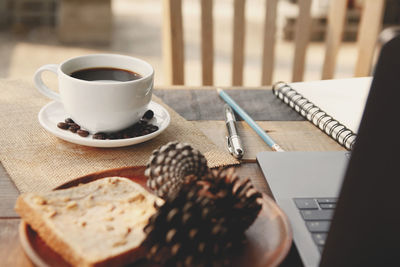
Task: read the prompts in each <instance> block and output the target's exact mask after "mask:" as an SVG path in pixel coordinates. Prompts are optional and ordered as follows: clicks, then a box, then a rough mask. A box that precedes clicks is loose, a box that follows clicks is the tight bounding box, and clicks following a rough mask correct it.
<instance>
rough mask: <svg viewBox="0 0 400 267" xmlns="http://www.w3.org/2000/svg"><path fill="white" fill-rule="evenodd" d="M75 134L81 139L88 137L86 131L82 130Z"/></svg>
mask: <svg viewBox="0 0 400 267" xmlns="http://www.w3.org/2000/svg"><path fill="white" fill-rule="evenodd" d="M76 133H77V134H79V135H80V136H82V137H86V136H88V135H89V132H88V131H85V130H82V129H79V130H77V131H76Z"/></svg>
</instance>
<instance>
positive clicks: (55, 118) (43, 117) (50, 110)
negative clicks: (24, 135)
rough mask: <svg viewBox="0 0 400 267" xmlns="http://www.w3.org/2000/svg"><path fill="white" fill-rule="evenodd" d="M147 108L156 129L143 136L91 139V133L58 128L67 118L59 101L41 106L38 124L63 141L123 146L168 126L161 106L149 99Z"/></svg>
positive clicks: (94, 145)
mask: <svg viewBox="0 0 400 267" xmlns="http://www.w3.org/2000/svg"><path fill="white" fill-rule="evenodd" d="M148 109H151V110H152V111H153V112H154V118H153V119H152V120H151V121H150V123H151V124H153V125H156V126H158V130H157V131H155V132H153V133H150V134H147V135H144V136H139V137H134V138H127V139H116V140H99V139H93V138H92V135H89V136H88V137H81V136H79V135H78V134H76V133H72V132H70V131H68V130H62V129H60V128H58V127H57V123H59V122H63V121H64V120H65V119H66V118H68V115H67V114H66V112H65V110H64V107H63V105H62V104H61V103H60V102H56V101H53V102H50V103H48V104H47V105H45V106H44V107H42V109H41V110H40V112H39V115H38V118H39V122H40V124H41V125H42V126H43V128H44V129H45V130H47V131H48V132H50V133H52V134H54V135H55V136H57V137H59V138H61V139H63V140H65V141H68V142H71V143H74V144H78V145H84V146H91V147H123V146H130V145H134V144H139V143H142V142H145V141H147V140H150V139H152V138H154V137H156V136H157V135H159V134H160V133H162V132H163V131H164V130H165V129H166V128H167V127H168V125H169V123H170V121H171V117H170V115H169V113H168V111H167V110H166V109H165V108H164V107H163V106H161V105H159V104H157V103H155V102H153V101H151V102H150V103H149V106H148Z"/></svg>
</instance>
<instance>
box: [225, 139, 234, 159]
mask: <svg viewBox="0 0 400 267" xmlns="http://www.w3.org/2000/svg"><path fill="white" fill-rule="evenodd" d="M225 138H226V148H227V149H228V151H229V153H231V154H232V155H233V156H235V153H234V150H233V147H232V144H231V139H230V138H229V137H228V136H225Z"/></svg>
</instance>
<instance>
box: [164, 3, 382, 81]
mask: <svg viewBox="0 0 400 267" xmlns="http://www.w3.org/2000/svg"><path fill="white" fill-rule="evenodd" d="M199 1H200V5H201V53H202V58H201V59H202V81H203V85H213V84H214V77H213V70H214V45H213V42H214V41H213V40H214V38H213V15H212V14H213V0H199ZM384 3H385V0H364V6H363V10H362V16H361V21H360V24H359V29H358V41H357V42H358V44H357V46H358V57H357V62H356V66H355V71H354V75H355V76H368V75H370V69H371V65H372V61H373V56H374V49H375V45H376V42H377V37H378V34H379V31H380V29H381V25H382V15H383V9H384ZM277 4H278V0H266V4H265V6H266V12H265V21H264V41H263V42H264V43H263V49H262V78H261V83H262V85H271V84H272V83H273V82H274V81H273V80H272V76H273V71H274V50H275V49H274V48H275V38H276V37H275V36H276V17H277ZM311 4H312V0H298V5H299V15H298V18H297V22H296V29H295V39H294V44H295V53H294V60H293V68H292V81H302V80H303V75H304V67H305V59H306V52H307V46H308V43H309V37H310V28H311ZM163 5H164V6H163V8H164V14H163V61H164V71H165V73H166V78H167V83H168V84H176V85H179V84H184V63H185V59H184V38H183V24H182V0H163ZM233 8H234V14H233V28H234V29H235V30H234V31H233V49H232V85H234V86H237V85H242V84H243V66H244V38H245V0H233ZM346 9H347V0H331V1H330V7H329V14H328V23H327V33H326V44H325V58H324V62H323V69H322V77H321V78H322V79H332V78H333V77H334V72H335V66H336V59H337V55H338V51H339V47H340V44H341V41H342V35H343V29H344V26H345V18H346ZM260 54H261V53H260Z"/></svg>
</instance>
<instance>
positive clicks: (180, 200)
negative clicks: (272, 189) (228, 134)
mask: <svg viewBox="0 0 400 267" xmlns="http://www.w3.org/2000/svg"><path fill="white" fill-rule="evenodd" d="M259 197H261V194H260V193H258V192H257V191H255V190H254V188H253V186H252V185H251V183H250V181H249V180H245V181H243V182H242V181H240V180H239V178H238V177H237V175H236V174H235V173H234V170H233V168H231V169H219V170H217V171H213V172H209V173H208V174H207V175H205V176H203V177H201V179H198V177H189V178H188V179H187V180H185V182H184V183H182V185H181V187H180V188H179V190H177V191H175V192H174V193H172V194H170V195H169V196H168V197H167V198H166V201H165V203H164V205H162V206H161V207H160V208H159V210H158V212H157V213H156V214H155V215H153V217H151V218H150V220H149V223H148V225H147V226H146V227H145V229H144V231H145V233H146V234H147V238H146V240H145V242H144V244H145V245H146V246H147V247H148V248H149V253H148V255H147V256H148V258H149V259H150V260H153V261H155V262H157V263H161V264H164V265H168V266H169V265H171V266H212V265H214V266H217V265H225V264H227V263H229V262H226V259H228V258H229V257H226V255H227V254H229V253H232V252H233V251H235V249H237V248H240V246H241V245H242V243H243V241H244V232H245V230H246V229H247V228H248V227H249V226H250V224H251V223H253V221H254V220H255V218H256V217H257V214H258V212H259V210H260V208H261V205H260V204H259V203H258V198H259ZM224 256H225V257H224Z"/></svg>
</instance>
